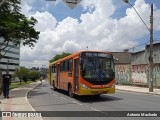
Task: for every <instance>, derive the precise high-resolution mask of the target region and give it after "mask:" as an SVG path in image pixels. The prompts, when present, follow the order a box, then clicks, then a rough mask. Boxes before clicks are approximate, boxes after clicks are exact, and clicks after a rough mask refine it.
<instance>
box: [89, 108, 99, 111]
mask: <svg viewBox="0 0 160 120" xmlns="http://www.w3.org/2000/svg"><path fill="white" fill-rule="evenodd" d="M91 109H92V110H94V111H100V110H98V109H95V108H91Z"/></svg>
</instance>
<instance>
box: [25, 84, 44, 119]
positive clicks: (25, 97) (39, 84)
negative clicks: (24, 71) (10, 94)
mask: <svg viewBox="0 0 160 120" xmlns="http://www.w3.org/2000/svg"><path fill="white" fill-rule="evenodd" d="M40 84H41V82H40V83H39V84H37V85H36V86H35V87H33V88H32V89H30V90H29V91H28V92H27V93H26V94H25V99H26V101H27V103H28V105H29V107H30V108H31V109H32V111H35V109H34V108H33V107H32V106H31V105H30V103H29V102H28V98H27V96H28V94H29V92H31V91H32V90H33V89H35V88H36V87H37V86H38V85H40ZM39 119H40V120H43V118H39Z"/></svg>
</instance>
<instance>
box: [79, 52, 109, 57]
mask: <svg viewBox="0 0 160 120" xmlns="http://www.w3.org/2000/svg"><path fill="white" fill-rule="evenodd" d="M82 57H106V58H112V54H106V53H100V52H84V53H82Z"/></svg>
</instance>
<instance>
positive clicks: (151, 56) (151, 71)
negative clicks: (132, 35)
mask: <svg viewBox="0 0 160 120" xmlns="http://www.w3.org/2000/svg"><path fill="white" fill-rule="evenodd" d="M150 24H151V25H150V55H149V72H150V79H149V92H153V68H154V66H153V4H151V16H150Z"/></svg>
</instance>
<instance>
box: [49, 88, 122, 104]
mask: <svg viewBox="0 0 160 120" xmlns="http://www.w3.org/2000/svg"><path fill="white" fill-rule="evenodd" d="M51 89H52V90H53V88H51ZM56 92H58V93H61V94H63V95H66V96H68V92H67V91H64V90H58V91H56ZM68 97H69V96H68ZM74 99H76V100H78V101H80V102H83V103H92V102H110V101H118V100H123V98H120V97H115V96H114V94H113V95H100V96H78V95H76V96H75V98H74Z"/></svg>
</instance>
